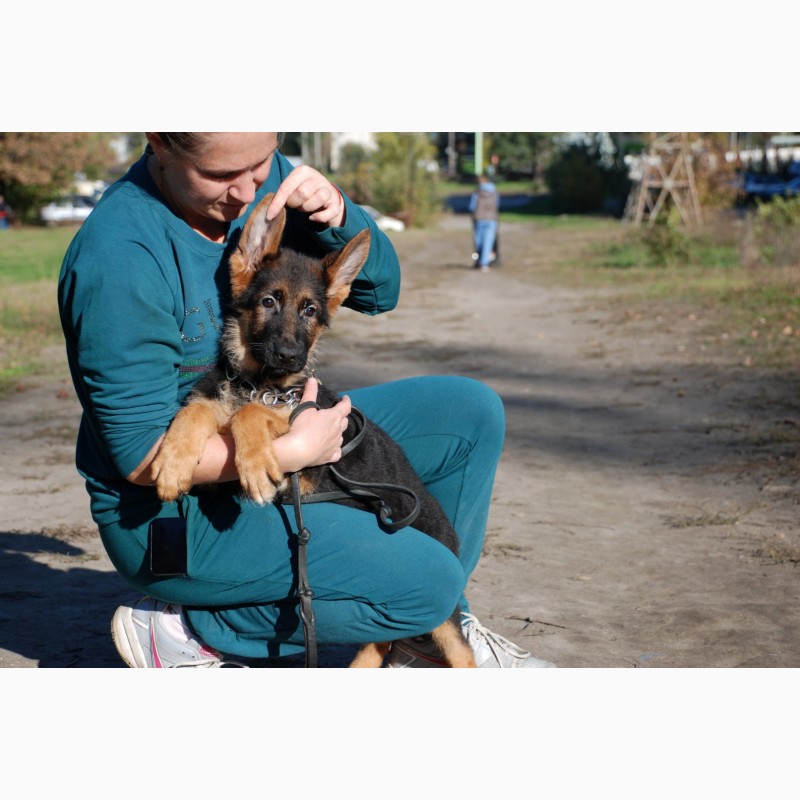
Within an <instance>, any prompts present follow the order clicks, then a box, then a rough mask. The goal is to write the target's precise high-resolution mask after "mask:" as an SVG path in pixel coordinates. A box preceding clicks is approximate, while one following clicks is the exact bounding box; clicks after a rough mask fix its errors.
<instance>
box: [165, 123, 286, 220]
mask: <svg viewBox="0 0 800 800" xmlns="http://www.w3.org/2000/svg"><path fill="white" fill-rule="evenodd" d="M204 139H205V141H204V142H203V144H202V145H201V146H200V147H199V148H198V149H197V151H196V152H193V153H192V154H191V155H190V156H180V155H178V154H177V153H173V152H171V151H167V150H165V149H164V148H163V147H162V146H161V145H160V141H159V140H155V141H153V140H151V144H152V146H153V150H154V151H155V152H156V156H157V157H158V160H159V162H160V164H161V166H162V167H163V168H164V169H163V172H162V173H161V177H162V182H163V190H162V191H164V194H165V196H166V198H167V200H168V202H170V203H171V204H172V205H173V206H174V207H175V210H176V211H178V213H179V214H180V215H181V216H182V217H183V218H184V219H185V220H186V222H187V223H189V225H191V226H192V227H194V228H195V229H196V230H198V231H200V232H201V233H205V232H208V231H209V230H214V229H215V228H217V227H219V225H220V223H221V224H222V226H224V227H226V226H227V223H229V222H231V221H233V220H235V219H237V218H238V217H240V216H241V215H242V214H243V213H244V211H245V209H246V208H247V206H248V205H249V204H250V203H251V202H252V201H253V199H254V198H255V195H256V191H257V190H258V188H259V187H260V186H261V184H262V183H264V181H265V180H266V179H267V175H269V170H270V166H271V165H272V158H273V156H274V154H275V151H276V150H277V147H278V135H277V133H208V134H204Z"/></svg>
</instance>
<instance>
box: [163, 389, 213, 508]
mask: <svg viewBox="0 0 800 800" xmlns="http://www.w3.org/2000/svg"><path fill="white" fill-rule="evenodd" d="M216 432H217V418H216V416H215V414H214V411H213V409H212V408H211V407H210V406H209V405H207V404H205V403H203V402H198V403H189V405H187V406H184V407H183V408H182V409H181V410H180V411H179V412H178V413H177V414H176V415H175V418H174V419H173V420H172V423H171V424H170V426H169V428H168V429H167V433H166V435H165V436H164V440H163V441H162V442H161V447H159V449H158V453H157V454H156V457H155V458H154V459H153V463H152V465H151V466H150V478H151V480H152V481H153V482H154V483H155V485H156V492H157V494H158V496H159V498H160V499H161V500H163V501H164V502H172V501H173V500H177V499H178V497H180V496H181V495H182V494H186V492H188V491H189V489H191V488H192V477H193V476H194V471H195V468H196V467H197V463H198V462H199V461H200V459H201V458H202V457H203V452H204V451H205V447H206V442H207V441H208V439H209V437H210V436H212V435H213V434H215V433H216Z"/></svg>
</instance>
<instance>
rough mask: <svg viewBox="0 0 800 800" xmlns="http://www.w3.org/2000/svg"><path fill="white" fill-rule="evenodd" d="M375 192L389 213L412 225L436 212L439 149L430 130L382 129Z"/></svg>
mask: <svg viewBox="0 0 800 800" xmlns="http://www.w3.org/2000/svg"><path fill="white" fill-rule="evenodd" d="M375 141H376V143H377V145H378V149H377V151H376V152H375V154H374V156H373V171H372V175H371V187H372V190H371V193H372V197H373V201H374V204H375V205H376V206H378V208H380V209H381V211H383V212H385V213H387V214H395V215H396V216H403V217H404V218H405V221H406V224H407V225H409V226H414V225H416V226H418V227H422V226H425V225H426V224H427V223H428V222H430V220H431V219H432V217H433V216H434V215H435V214H436V212H437V210H438V208H437V202H438V199H437V193H436V184H437V165H436V149H435V147H434V145H433V143H432V142H431V140H430V138H429V136H428V134H426V133H378V134H376V136H375Z"/></svg>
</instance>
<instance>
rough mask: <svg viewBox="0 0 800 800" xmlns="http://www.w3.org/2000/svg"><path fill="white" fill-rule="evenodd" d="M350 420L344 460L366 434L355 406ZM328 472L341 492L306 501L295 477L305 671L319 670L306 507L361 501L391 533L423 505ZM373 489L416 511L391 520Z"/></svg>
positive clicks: (384, 486)
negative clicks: (353, 424) (351, 428)
mask: <svg viewBox="0 0 800 800" xmlns="http://www.w3.org/2000/svg"><path fill="white" fill-rule="evenodd" d="M309 408H316V409H319V408H320V406H319V405H318V404H317V403H315V402H314V401H313V400H307V401H306V402H305V403H300V404H299V405H298V406H297V407H296V408H295V409H294V410H293V411H292V413H291V414H290V415H289V425H291V424H292V422H294V420H295V419H296V418H297V415H298V414H301V413H302V412H303V411H306V410H307V409H309ZM351 416H352V417H353V419H354V420H355V421H356V426H357V427H358V430H357V431H356V434H355V436H354V437H353V438H352V439H351V440H350V441H349V442H348V443H347V444H346V445H345V446H344V447H343V448H342V457H344V456H346V455H347V454H348V453H349V452H351V451H352V450H353V449H354V448H355V447H357V446H358V445H359V444H360V443H361V440H362V439H363V438H364V435H365V433H366V418H365V417H364V414H363V413H362V412H361V410H360V409H358V408H356V407H355V406H354V407H353V408H352V410H351ZM328 469H329V470H330V471H331V474H332V475H333V477H334V478H335V479H336V480H337V481H338V482H339V483H340V484H341V485H342V487H343V490H342V491H333V492H317V493H316V494H308V495H306V496H305V497H301V496H300V475H299V473H297V472H294V473H292V504H293V506H294V517H295V522H296V524H297V597H298V600H299V605H300V619H301V620H302V622H303V628H304V631H305V643H306V667H316V666H317V636H316V626H315V623H314V611H313V609H312V608H311V601H312V599H313V598H314V593H313V592H312V591H311V586H310V584H309V582H308V550H307V548H308V542H309V540H310V539H311V531H309V530H308V528H307V527H306V526H305V524H304V523H303V503H323V502H330V501H335V500H360V501H362V502H364V503H367V504H372V505H376V504H377V511H376V513H377V514H378V516H379V517H380V520H381V522H382V523H383V526H384V528H385V529H386V530H387V531H389V532H390V533H394V532H395V531H398V530H400V528H404V527H405V526H406V525H410V524H411V523H412V522H414V520H415V519H416V518H417V516H418V515H419V512H420V501H419V497H417V495H416V493H415V492H413V491H412V490H411V489H407V488H406V487H405V486H398V485H395V484H391V483H371V482H365V481H356V480H353V479H352V478H348V477H346V476H345V475H342V473H341V472H339V470H338V469H336V468H335V467H334V466H333V465H331V464H329V465H328ZM373 489H375V490H378V491H381V490H385V491H389V492H399V493H400V494H405V495H406V496H408V497H411V498H412V499H413V500H414V507H413V508H412V510H411V511H410V512H409V514H407V515H406V516H405V517H403V518H402V519H400V520H392V510H391V507H390V506H389V505H388V504H387V503H386V501H385V500H384V499H383V498H382V497H381V496H380V495H378V494H376V493H375V492H374V491H372V490H373Z"/></svg>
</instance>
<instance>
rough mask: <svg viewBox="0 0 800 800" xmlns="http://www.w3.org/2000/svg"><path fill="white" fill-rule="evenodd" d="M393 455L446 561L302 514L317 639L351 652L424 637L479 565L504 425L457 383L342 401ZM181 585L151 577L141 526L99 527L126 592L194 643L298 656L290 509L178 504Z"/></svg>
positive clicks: (420, 539) (225, 499)
mask: <svg viewBox="0 0 800 800" xmlns="http://www.w3.org/2000/svg"><path fill="white" fill-rule="evenodd" d="M348 394H349V395H350V398H351V400H352V402H353V404H354V405H355V406H356V407H357V408H359V409H361V411H363V412H364V414H366V415H367V416H368V417H370V418H371V419H372V420H373V421H374V422H376V423H377V424H378V425H380V426H381V427H383V428H384V429H385V430H386V431H387V432H388V433H389V434H390V435H392V436H393V437H394V438H395V439H396V440H397V441H398V442H399V444H400V445H401V447H402V448H403V450H404V451H405V453H406V455H407V456H408V458H409V459H410V461H411V463H412V465H413V466H414V467H415V468H416V470H417V472H418V473H419V474H420V476H421V477H422V479H423V481H424V482H425V484H426V485H427V487H428V488H429V490H430V491H431V492H432V493H433V494H434V495H435V496H436V498H437V499H438V500H439V502H440V503H441V504H442V506H443V508H444V510H445V513H446V514H447V515H448V517H449V519H450V520H451V521H452V522H453V525H454V527H455V529H456V532H457V533H458V536H459V540H460V543H461V546H460V555H459V557H458V558H456V557H455V556H454V555H453V554H452V553H451V552H450V551H449V550H448V549H447V548H446V547H444V546H443V545H441V544H439V543H438V542H436V541H434V540H433V539H431V538H430V537H428V536H426V535H425V534H422V533H420V532H419V531H417V530H415V529H414V528H412V527H407V528H403V529H401V530H399V531H397V532H395V533H384V532H383V531H381V529H380V528H379V527H378V524H377V521H376V519H375V516H374V515H373V514H372V513H371V512H369V511H360V510H356V509H352V508H348V507H345V506H341V505H337V504H335V503H316V504H307V505H304V506H303V519H304V522H305V525H306V527H307V528H308V529H309V530H310V531H311V534H312V535H311V540H310V543H309V545H308V548H307V553H308V580H309V583H310V585H311V589H312V591H313V595H314V600H313V609H314V616H315V620H316V636H317V641H318V642H319V643H321V644H324V643H335V642H339V643H344V642H346V643H363V642H373V641H387V640H392V639H398V638H403V637H408V636H416V635H420V634H422V633H426V632H428V631H430V630H432V629H433V628H435V627H436V626H437V625H439V624H440V623H442V622H443V621H444V620H445V619H446V618H447V617H448V616H449V615H450V614H451V613H452V611H453V609H454V608H456V606H457V605H460V607H461V608H462V610H467V608H468V607H467V601H466V598H465V597H464V589H465V587H466V584H467V581H468V579H469V576H470V573H471V572H472V570H473V569H474V567H475V565H476V564H477V562H478V558H479V557H480V553H481V549H482V546H483V539H484V534H485V528H486V521H487V517H488V512H489V504H490V500H491V495H492V486H493V482H494V476H495V471H496V468H497V463H498V460H499V458H500V453H501V451H502V446H503V438H504V432H505V417H504V411H503V406H502V403H501V401H500V399H499V397H498V396H497V395H496V394H495V393H494V392H493V391H492V390H491V389H489V388H488V387H487V386H485V385H484V384H481V383H479V382H477V381H473V380H471V379H467V378H456V377H446V378H445V377H422V378H411V379H407V380H403V381H397V382H393V383H387V384H382V385H379V386H374V387H368V388H364V389H358V390H354V391H352V392H348ZM183 506H184V510H185V514H186V517H187V529H188V543H189V544H188V565H187V572H188V575H187V576H181V577H169V578H155V577H154V576H153V575H152V574H151V573H150V571H149V561H148V559H147V553H146V548H147V528H148V526H147V525H146V524H145V525H142V526H141V527H138V528H133V529H132V528H131V527H130V526H129V525H128V526H125V527H123V526H122V525H117V524H115V525H107V526H104V527H102V528H101V536H102V539H103V542H104V545H105V547H106V550H107V551H108V554H109V556H110V558H111V560H112V562H113V563H114V565H115V566H116V567H117V569H118V570H119V571H120V573H121V574H122V575H123V577H125V578H126V579H127V580H128V581H129V582H130V583H131V584H132V585H133V586H134V587H135V588H136V589H138V590H139V591H141V592H142V593H144V594H148V595H151V596H153V597H156V598H159V599H161V600H165V601H168V602H173V603H179V604H181V605H183V606H184V610H185V612H186V616H187V619H188V621H189V624H190V625H191V626H192V628H193V629H194V631H195V633H196V634H197V635H198V636H199V637H200V639H202V640H203V641H204V642H205V643H206V644H208V645H211V646H212V647H214V648H216V649H218V650H220V651H221V652H223V653H227V654H229V655H238V656H241V657H249V658H265V657H273V656H281V655H292V654H296V653H299V652H301V651H302V650H303V647H304V630H303V625H302V623H301V621H300V618H299V615H298V613H297V612H298V609H297V603H296V598H295V588H296V579H297V572H296V569H297V563H296V553H297V546H296V523H295V517H294V510H293V508H292V506H281V505H267V506H264V507H261V506H258V505H256V504H255V503H253V502H252V501H249V500H244V499H241V498H240V497H238V496H237V494H236V493H235V491H234V490H233V489H232V488H231V487H226V486H217V487H211V488H205V489H200V490H198V491H195V492H193V493H191V494H190V495H188V496H187V497H186V498H185V500H184V502H183Z"/></svg>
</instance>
